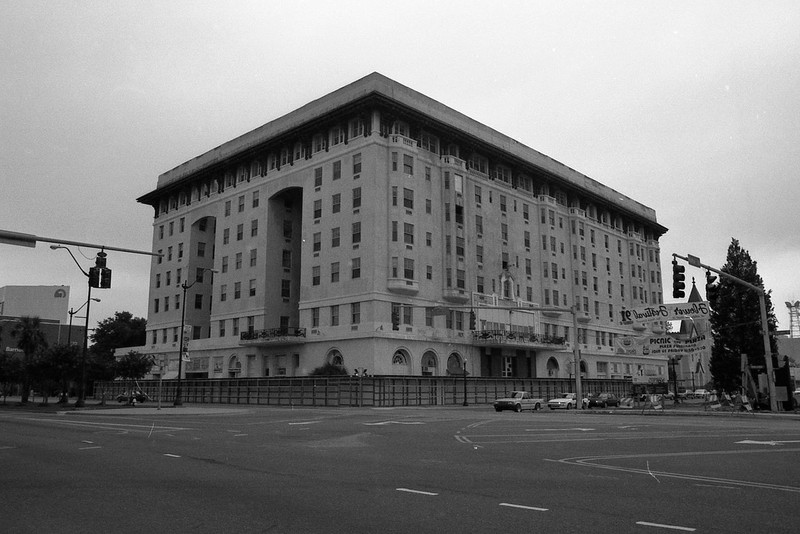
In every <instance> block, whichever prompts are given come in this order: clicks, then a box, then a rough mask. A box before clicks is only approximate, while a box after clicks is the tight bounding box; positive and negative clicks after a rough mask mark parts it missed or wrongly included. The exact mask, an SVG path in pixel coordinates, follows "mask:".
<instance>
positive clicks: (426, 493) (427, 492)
mask: <svg viewBox="0 0 800 534" xmlns="http://www.w3.org/2000/svg"><path fill="white" fill-rule="evenodd" d="M397 491H405V492H406V493H417V494H419V495H430V496H431V497H435V496H436V495H439V494H438V493H431V492H430V491H420V490H413V489H408V488H397Z"/></svg>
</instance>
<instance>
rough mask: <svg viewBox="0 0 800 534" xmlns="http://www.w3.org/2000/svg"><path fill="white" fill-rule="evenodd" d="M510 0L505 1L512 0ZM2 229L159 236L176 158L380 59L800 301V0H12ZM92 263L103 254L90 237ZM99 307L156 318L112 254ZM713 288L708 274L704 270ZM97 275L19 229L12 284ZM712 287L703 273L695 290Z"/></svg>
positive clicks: (1, 72)
mask: <svg viewBox="0 0 800 534" xmlns="http://www.w3.org/2000/svg"><path fill="white" fill-rule="evenodd" d="M498 6H499V7H498ZM0 13H2V16H0V185H2V193H0V229H3V230H11V231H18V232H26V233H32V234H35V235H38V236H43V237H55V238H61V239H66V240H72V241H83V242H90V243H99V244H106V245H111V246H117V247H124V248H130V249H137V250H150V247H151V239H152V222H153V210H152V208H150V207H149V206H145V205H142V204H138V203H137V202H136V198H137V197H139V196H141V195H142V194H144V193H147V192H149V191H151V190H153V189H155V186H156V179H157V177H158V175H159V174H160V173H163V172H165V171H167V170H169V169H172V168H173V167H175V166H177V165H179V164H181V163H183V162H185V161H186V160H188V159H191V158H193V157H195V156H197V155H199V154H202V153H204V152H206V151H207V150H210V149H212V148H214V147H216V146H218V145H220V144H222V143H224V142H226V141H228V140H230V139H232V138H234V137H236V136H238V135H241V134H243V133H245V132H247V131H250V130H252V129H254V128H256V127H258V126H260V125H262V124H264V123H266V122H268V121H270V120H273V119H275V118H277V117H280V116H282V115H284V114H285V113H287V112H289V111H292V110H294V109H296V108H297V107H299V106H301V105H303V104H305V103H307V102H309V101H310V100H312V99H315V98H318V97H321V96H323V95H325V94H327V93H329V92H330V91H333V90H335V89H337V88H339V87H341V86H343V85H346V84H348V83H350V82H353V81H355V80H357V79H359V78H361V77H362V76H365V75H367V74H369V73H370V72H373V71H378V72H380V73H382V74H384V75H386V76H388V77H390V78H392V79H394V80H396V81H397V82H399V83H402V84H404V85H407V86H409V87H411V88H412V89H415V90H416V91H419V92H421V93H423V94H425V95H427V96H429V97H431V98H434V99H436V100H438V101H439V102H441V103H443V104H445V105H447V106H450V107H452V108H454V109H456V110H458V111H460V112H462V113H464V114H466V115H467V116H469V117H472V118H473V119H475V120H477V121H480V122H482V123H484V124H486V125H488V126H490V127H492V128H494V129H496V130H498V131H500V132H502V133H504V134H506V135H508V136H510V137H512V138H514V139H516V140H518V141H520V142H521V143H523V144H525V145H527V146H529V147H531V148H534V149H536V150H538V151H540V152H542V153H544V154H546V155H548V156H550V157H552V158H554V159H556V160H558V161H560V162H562V163H564V164H565V165H568V166H570V167H572V168H574V169H576V170H578V171H580V172H582V173H584V174H586V175H588V176H590V177H592V178H594V179H596V180H599V181H600V182H602V183H604V184H606V185H608V186H610V187H612V188H614V189H616V190H618V191H620V192H621V193H624V194H626V195H628V196H630V197H632V198H634V199H636V200H638V201H640V202H642V203H643V204H645V205H647V206H650V207H652V208H653V209H655V210H656V214H657V217H658V220H659V222H660V223H661V224H662V225H664V226H666V227H667V228H669V231H668V232H667V234H666V235H665V236H664V237H663V238H662V239H661V251H662V253H661V255H662V276H663V281H664V295H665V299H666V300H667V301H671V300H672V299H671V270H670V264H669V262H670V260H671V254H672V253H678V254H681V255H686V254H693V255H696V256H699V257H700V259H701V261H702V262H703V263H706V264H709V265H712V266H716V267H721V266H722V264H723V263H724V262H725V258H726V253H727V249H728V245H729V244H730V242H731V238H733V237H735V238H737V239H739V241H740V242H741V245H742V247H743V248H745V249H747V250H749V252H750V254H751V256H752V258H753V259H754V260H755V261H757V262H758V270H759V274H760V275H761V276H762V278H763V279H764V282H765V285H766V287H767V289H771V290H772V292H773V296H772V299H773V304H774V307H775V312H776V315H777V317H778V320H779V327H780V328H783V329H787V328H788V327H789V321H788V313H787V308H786V305H785V304H784V302H785V301H787V300H792V301H794V300H797V299H800V283H798V277H797V274H796V273H797V270H798V262H800V236H799V235H798V231H797V229H798V211H800V180H798V174H799V173H800V109H798V103H799V102H800V30H798V28H800V2H797V1H796V0H788V1H770V2H763V1H734V0H724V1H717V2H710V1H709V2H703V1H697V0H693V1H686V2H681V1H666V0H664V1H659V2H647V1H624V2H623V1H618V2H610V1H609V2H604V1H591V2H589V1H586V2H580V1H562V0H559V1H556V0H553V1H548V2H540V1H534V0H524V1H520V2H489V1H482V2H472V1H469V0H457V1H448V2H436V1H432V0H427V1H416V0H404V1H403V2H399V3H398V2H393V3H390V2H374V1H365V2H356V1H346V0H338V1H336V2H323V1H291V2H287V1H279V2H278V1H276V2H266V1H263V0H262V1H254V2H236V1H232V2H219V1H214V2H201V1H190V2H175V1H159V2H144V1H141V2H140V1H131V0H128V1H125V2H114V1H109V0H103V1H96V2H90V1H72V2H66V1H54V0H48V1H46V2H36V1H31V0H18V1H10V0H0ZM73 250H74V252H75V254H76V256H77V257H78V259H79V261H80V262H81V263H82V265H83V266H84V268H86V269H88V267H90V266H91V265H93V258H94V255H95V252H96V251H94V250H91V249H77V248H74V249H73ZM108 266H109V267H111V268H112V269H113V273H114V275H113V276H114V279H113V288H112V289H110V290H96V291H95V292H94V293H93V296H98V297H99V298H101V299H102V302H101V303H100V304H95V305H93V306H92V312H91V322H92V323H93V324H94V323H96V322H97V321H99V320H102V319H104V318H106V317H109V316H111V315H113V313H114V312H115V311H120V310H127V311H130V312H132V313H133V314H134V315H136V316H141V317H146V315H147V299H148V295H147V290H148V289H147V288H148V277H149V268H150V260H149V258H148V257H146V256H137V255H132V254H122V253H110V254H109V258H108ZM687 274H688V275H689V276H688V277H687V278H689V280H691V277H692V276H694V277H696V278H697V280H698V287H700V288H701V289H702V285H703V284H704V277H703V272H702V271H700V270H698V269H694V268H687ZM58 284H64V285H69V286H71V299H70V304H71V306H73V307H75V308H77V307H79V306H81V305H82V304H83V303H84V302H85V300H86V289H85V288H86V279H85V277H83V275H81V274H80V272H79V271H78V268H77V267H76V266H75V264H74V263H73V261H72V260H71V259H70V258H69V255H68V254H67V253H66V252H65V251H63V250H55V251H53V250H50V248H49V247H48V246H47V244H41V243H40V244H39V245H38V246H37V247H36V248H35V249H32V248H24V247H14V246H10V245H3V244H0V286H4V285H58ZM690 287H691V286H690Z"/></svg>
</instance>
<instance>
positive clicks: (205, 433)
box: [0, 406, 800, 534]
mask: <svg viewBox="0 0 800 534" xmlns="http://www.w3.org/2000/svg"><path fill="white" fill-rule="evenodd" d="M0 466H2V467H1V468H0V530H2V531H3V532H10V533H14V532H58V533H70V532H81V533H83V532H138V533H140V532H287V533H290V532H415V533H420V532H506V533H510V532H531V531H535V532H559V533H560V532H592V533H605V532H615V533H625V532H653V533H658V532H692V531H696V532H725V533H728V534H730V533H736V532H748V533H752V532H771V533H779V532H797V531H798V530H800V506H798V503H800V421H798V420H797V419H795V418H790V417H784V418H781V417H772V416H765V417H761V416H758V415H755V416H754V415H751V416H738V415H717V416H711V417H702V416H700V417H698V416H691V415H682V416H665V415H663V414H662V415H649V416H644V415H641V414H639V413H631V412H626V413H619V412H618V413H616V414H606V413H603V414H597V413H586V412H575V411H572V412H564V411H559V412H551V411H549V410H545V411H541V412H536V413H520V414H517V413H513V412H502V413H495V412H494V410H492V409H491V407H485V406H482V407H477V406H472V407H467V408H462V407H448V408H419V409H415V408H399V409H369V408H361V409H350V408H347V409H290V408H266V407H259V408H242V409H237V408H225V407H222V408H220V407H212V408H199V409H198V408H195V407H191V406H186V407H184V408H165V409H164V410H154V409H153V408H133V409H131V408H121V409H119V408H118V409H114V410H109V411H105V410H85V411H74V410H67V411H64V412H60V413H56V412H49V413H47V412H42V411H37V410H35V409H34V410H30V411H23V410H21V409H13V410H12V409H5V410H0Z"/></svg>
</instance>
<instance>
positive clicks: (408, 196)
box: [403, 188, 414, 210]
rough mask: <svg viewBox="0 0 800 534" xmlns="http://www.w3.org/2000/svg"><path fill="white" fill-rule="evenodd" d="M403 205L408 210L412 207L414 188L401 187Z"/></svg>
mask: <svg viewBox="0 0 800 534" xmlns="http://www.w3.org/2000/svg"><path fill="white" fill-rule="evenodd" d="M403 207H404V208H406V209H408V210H413V209H414V190H413V189H406V188H403Z"/></svg>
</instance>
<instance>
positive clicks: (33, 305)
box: [0, 286, 69, 323]
mask: <svg viewBox="0 0 800 534" xmlns="http://www.w3.org/2000/svg"><path fill="white" fill-rule="evenodd" d="M0 316H8V317H23V316H30V317H39V318H40V319H42V320H48V321H56V322H59V323H67V322H69V286H4V287H0Z"/></svg>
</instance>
